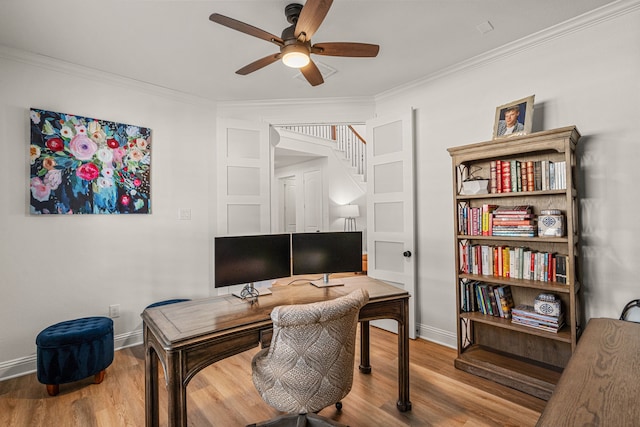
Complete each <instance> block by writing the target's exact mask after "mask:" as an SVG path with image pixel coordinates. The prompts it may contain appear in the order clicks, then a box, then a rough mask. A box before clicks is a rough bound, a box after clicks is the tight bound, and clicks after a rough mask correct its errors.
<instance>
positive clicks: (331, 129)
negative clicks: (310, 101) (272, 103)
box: [277, 124, 367, 176]
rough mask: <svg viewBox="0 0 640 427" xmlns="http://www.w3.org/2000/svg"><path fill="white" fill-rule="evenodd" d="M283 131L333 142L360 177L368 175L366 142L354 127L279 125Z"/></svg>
mask: <svg viewBox="0 0 640 427" xmlns="http://www.w3.org/2000/svg"><path fill="white" fill-rule="evenodd" d="M277 127H279V128H281V129H286V130H288V131H291V132H298V133H301V134H304V135H310V136H314V137H317V138H322V139H326V140H329V141H333V142H334V143H335V144H336V146H335V149H336V150H338V151H340V152H342V153H343V154H344V156H345V158H346V159H347V160H348V161H349V162H350V164H351V166H352V167H354V168H355V169H356V173H357V174H359V175H363V176H364V175H366V171H367V166H366V147H365V144H366V141H365V140H364V138H363V137H362V136H361V135H360V134H359V133H358V132H357V131H356V130H355V129H354V128H353V126H352V125H328V124H296V125H279V126H277Z"/></svg>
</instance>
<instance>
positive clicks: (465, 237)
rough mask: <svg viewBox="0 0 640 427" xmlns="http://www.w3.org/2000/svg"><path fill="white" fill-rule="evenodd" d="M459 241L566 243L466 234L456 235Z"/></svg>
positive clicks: (558, 239) (551, 239) (554, 239)
mask: <svg viewBox="0 0 640 427" xmlns="http://www.w3.org/2000/svg"><path fill="white" fill-rule="evenodd" d="M458 239H460V240H465V239H467V240H495V241H499V240H500V241H507V242H509V241H511V242H541V243H565V244H566V243H567V242H568V241H569V239H568V238H566V237H509V236H473V235H467V234H460V235H458Z"/></svg>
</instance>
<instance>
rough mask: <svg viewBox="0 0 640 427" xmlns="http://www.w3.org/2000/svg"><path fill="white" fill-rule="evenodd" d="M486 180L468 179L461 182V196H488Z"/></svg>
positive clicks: (487, 181)
mask: <svg viewBox="0 0 640 427" xmlns="http://www.w3.org/2000/svg"><path fill="white" fill-rule="evenodd" d="M488 193H489V180H488V179H470V180H468V181H463V182H462V194H463V195H465V196H468V195H470V194H488Z"/></svg>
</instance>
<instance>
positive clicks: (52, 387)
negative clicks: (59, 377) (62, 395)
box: [47, 384, 60, 396]
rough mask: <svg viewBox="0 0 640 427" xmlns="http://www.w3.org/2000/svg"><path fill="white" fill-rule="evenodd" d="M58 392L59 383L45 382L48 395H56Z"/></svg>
mask: <svg viewBox="0 0 640 427" xmlns="http://www.w3.org/2000/svg"><path fill="white" fill-rule="evenodd" d="M59 392H60V385H58V384H47V393H49V396H57V395H58V393H59Z"/></svg>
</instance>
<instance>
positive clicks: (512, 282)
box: [458, 273, 571, 294]
mask: <svg viewBox="0 0 640 427" xmlns="http://www.w3.org/2000/svg"><path fill="white" fill-rule="evenodd" d="M458 277H459V278H460V279H469V280H473V281H478V282H487V283H493V284H496V285H507V286H518V287H522V288H532V289H538V290H540V291H541V292H558V293H565V294H568V293H570V292H571V288H570V287H569V286H567V285H565V284H564V283H556V282H540V281H538V280H525V279H512V278H508V277H499V276H481V275H477V274H464V273H460V274H459V275H458Z"/></svg>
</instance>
